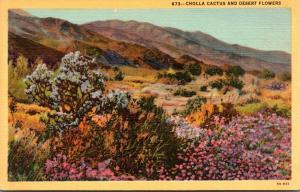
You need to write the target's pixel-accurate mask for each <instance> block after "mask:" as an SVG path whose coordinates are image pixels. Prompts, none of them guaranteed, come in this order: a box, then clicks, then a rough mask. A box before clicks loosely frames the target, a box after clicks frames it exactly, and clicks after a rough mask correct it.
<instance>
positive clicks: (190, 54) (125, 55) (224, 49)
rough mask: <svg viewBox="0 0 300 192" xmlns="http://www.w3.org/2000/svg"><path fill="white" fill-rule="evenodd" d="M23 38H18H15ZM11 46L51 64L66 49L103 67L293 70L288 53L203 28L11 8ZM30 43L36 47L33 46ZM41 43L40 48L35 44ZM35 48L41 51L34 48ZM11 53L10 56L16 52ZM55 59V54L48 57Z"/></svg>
mask: <svg viewBox="0 0 300 192" xmlns="http://www.w3.org/2000/svg"><path fill="white" fill-rule="evenodd" d="M16 39H20V40H16ZM9 42H12V43H10V45H9V49H10V52H12V53H14V54H16V53H20V54H23V55H24V56H27V57H29V58H30V59H34V54H35V53H36V57H38V56H41V55H43V58H46V59H45V62H49V65H51V66H53V65H55V63H57V61H59V59H60V58H61V55H63V54H64V53H67V52H70V51H75V50H79V51H81V52H82V53H83V54H85V55H86V56H92V57H95V58H96V60H97V61H98V62H99V63H102V64H105V65H129V66H135V67H138V66H139V67H147V68H153V69H165V68H168V67H174V68H181V67H182V65H184V64H188V63H191V62H196V61H197V62H199V63H201V64H205V63H206V64H212V65H224V64H232V65H240V66H241V67H243V68H244V69H246V70H260V69H262V68H267V69H270V70H272V71H274V72H282V71H290V69H291V65H290V57H291V56H290V54H288V53H285V52H281V51H260V50H255V49H252V48H248V47H242V46H239V45H230V44H227V43H225V42H222V41H220V40H218V39H216V38H214V37H212V36H210V35H207V34H204V33H201V32H185V31H181V30H178V29H174V28H167V27H158V26H155V25H152V24H149V23H140V22H136V21H129V22H124V21H118V20H112V21H96V22H92V23H88V24H84V25H76V24H73V23H70V22H68V21H66V20H62V19H57V18H51V17H49V18H38V17H34V16H31V15H30V14H27V13H26V12H25V11H22V10H11V11H9ZM31 44H32V46H31ZM37 47H42V48H37ZM33 49H35V50H42V51H36V52H34V51H33ZM14 54H10V55H14ZM51 57H55V58H53V59H50V58H51Z"/></svg>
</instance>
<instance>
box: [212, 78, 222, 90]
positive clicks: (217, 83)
mask: <svg viewBox="0 0 300 192" xmlns="http://www.w3.org/2000/svg"><path fill="white" fill-rule="evenodd" d="M209 85H210V86H211V87H212V88H216V89H218V90H220V89H222V88H223V87H224V85H225V81H224V80H222V79H219V80H216V81H211V82H210V83H209Z"/></svg>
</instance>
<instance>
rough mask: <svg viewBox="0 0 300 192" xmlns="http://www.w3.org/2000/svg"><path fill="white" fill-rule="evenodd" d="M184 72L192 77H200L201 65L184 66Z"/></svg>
mask: <svg viewBox="0 0 300 192" xmlns="http://www.w3.org/2000/svg"><path fill="white" fill-rule="evenodd" d="M186 71H188V72H190V73H191V74H192V75H197V76H198V75H200V74H201V71H202V70H201V65H200V64H198V63H194V64H189V65H187V66H186Z"/></svg>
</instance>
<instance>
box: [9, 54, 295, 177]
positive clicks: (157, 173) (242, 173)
mask: <svg viewBox="0 0 300 192" xmlns="http://www.w3.org/2000/svg"><path fill="white" fill-rule="evenodd" d="M21 61H22V62H21ZM26 62H28V61H26V58H24V57H20V59H18V60H17V61H16V65H13V62H12V61H11V62H10V64H9V65H10V71H9V73H11V74H10V75H11V76H10V79H11V81H12V82H18V81H19V82H22V83H19V84H18V83H16V84H11V88H18V89H22V90H23V91H24V93H21V92H20V91H19V92H15V91H11V92H9V94H10V97H9V102H10V103H9V108H10V115H9V125H10V127H9V132H10V136H9V138H10V139H9V140H10V144H9V146H10V150H9V179H10V180H14V181H15V180H18V181H23V180H36V181H40V180H43V181H44V180H158V179H159V180H160V179H162V180H216V179H217V180H220V179H221V180H228V179H230V180H231V179H289V178H290V172H291V168H290V155H291V151H290V129H291V124H290V123H291V122H290V115H291V114H290V102H291V98H290V82H289V79H288V78H282V76H278V77H272V78H270V77H269V76H268V78H260V77H257V76H254V75H251V74H249V73H246V72H245V71H244V70H243V69H242V68H236V67H229V68H227V70H229V71H227V70H226V69H221V68H214V67H212V68H213V70H212V71H217V72H208V73H209V75H208V76H207V74H206V72H205V71H201V70H199V71H197V73H196V74H192V73H190V72H188V70H190V69H191V68H189V67H188V68H184V69H179V70H174V69H166V70H165V71H161V70H155V69H152V70H151V69H141V68H136V67H122V66H120V67H118V68H93V67H91V66H93V64H92V62H93V61H92V60H91V59H88V58H86V57H84V56H82V55H81V54H80V53H79V52H76V53H70V54H68V55H66V56H65V57H63V58H62V61H61V66H60V68H59V69H56V70H54V71H53V70H50V69H48V68H47V66H46V65H45V64H43V63H42V62H40V63H39V64H37V65H36V67H35V69H34V70H31V71H28V70H27V71H26V70H24V73H21V72H23V71H22V66H26V65H27V64H26ZM194 67H195V66H194ZM196 69H199V68H197V67H196ZM219 69H221V70H219ZM223 70H224V72H223ZM20 71H21V72H20ZM25 71H26V73H25ZM220 71H222V74H221V73H219V72H220ZM198 72H199V73H198ZM161 74H163V75H161ZM183 74H189V75H188V76H190V77H191V78H190V79H189V81H185V80H183V79H185V78H186V77H185V76H184V75H183ZM284 76H287V75H284ZM16 77H18V78H17V79H16ZM111 77H113V78H111ZM157 77H159V78H157ZM162 78H167V79H172V80H173V79H175V81H173V82H165V81H162ZM181 78H182V79H181ZM183 81H184V83H183ZM12 90H13V89H12ZM283 95H285V96H283ZM257 135H260V136H257ZM23 158H26V162H24V161H23V160H22V159H23Z"/></svg>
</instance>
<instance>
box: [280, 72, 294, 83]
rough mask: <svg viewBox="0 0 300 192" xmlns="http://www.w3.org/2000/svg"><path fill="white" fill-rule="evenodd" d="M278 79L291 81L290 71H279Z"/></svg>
mask: <svg viewBox="0 0 300 192" xmlns="http://www.w3.org/2000/svg"><path fill="white" fill-rule="evenodd" d="M278 78H279V80H281V81H291V79H292V76H291V73H290V72H284V73H281V74H280V75H279V76H278Z"/></svg>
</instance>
